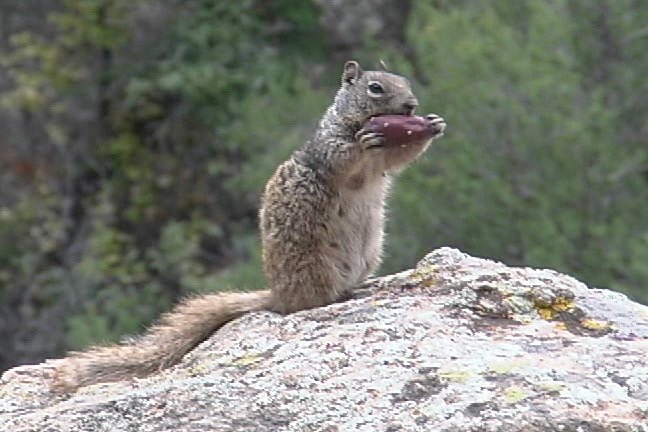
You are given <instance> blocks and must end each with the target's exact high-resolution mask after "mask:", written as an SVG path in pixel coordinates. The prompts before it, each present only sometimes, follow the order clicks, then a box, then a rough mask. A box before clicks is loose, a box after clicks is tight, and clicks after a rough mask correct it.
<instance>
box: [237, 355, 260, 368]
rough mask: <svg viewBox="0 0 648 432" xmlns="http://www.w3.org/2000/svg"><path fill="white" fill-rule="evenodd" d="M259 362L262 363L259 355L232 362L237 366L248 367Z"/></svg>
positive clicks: (247, 356) (240, 358)
mask: <svg viewBox="0 0 648 432" xmlns="http://www.w3.org/2000/svg"><path fill="white" fill-rule="evenodd" d="M259 361H261V356H260V355H259V354H248V355H245V356H243V357H239V358H237V359H236V360H234V361H233V362H232V364H233V365H236V366H247V365H250V364H253V363H256V362H259Z"/></svg>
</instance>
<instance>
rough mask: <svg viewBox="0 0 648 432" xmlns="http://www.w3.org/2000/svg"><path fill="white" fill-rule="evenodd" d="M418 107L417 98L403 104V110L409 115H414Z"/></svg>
mask: <svg viewBox="0 0 648 432" xmlns="http://www.w3.org/2000/svg"><path fill="white" fill-rule="evenodd" d="M418 105H419V103H418V100H416V98H412V99H408V100H407V101H405V102H403V110H404V111H405V112H406V113H407V114H412V113H413V112H414V110H415V109H416V107H417V106H418Z"/></svg>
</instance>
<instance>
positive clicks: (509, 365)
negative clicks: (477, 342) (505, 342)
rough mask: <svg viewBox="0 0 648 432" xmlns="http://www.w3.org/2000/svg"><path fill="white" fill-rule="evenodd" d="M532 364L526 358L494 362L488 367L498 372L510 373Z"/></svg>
mask: <svg viewBox="0 0 648 432" xmlns="http://www.w3.org/2000/svg"><path fill="white" fill-rule="evenodd" d="M529 364H530V361H529V360H526V359H512V360H509V361H505V362H498V363H493V364H492V365H490V366H489V367H488V368H489V369H490V371H491V372H494V373H496V374H503V373H509V372H512V371H514V370H516V369H522V368H524V367H526V366H528V365H529Z"/></svg>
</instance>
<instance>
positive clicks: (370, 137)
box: [355, 129, 386, 149]
mask: <svg viewBox="0 0 648 432" xmlns="http://www.w3.org/2000/svg"><path fill="white" fill-rule="evenodd" d="M355 137H356V139H357V140H358V142H359V143H360V145H361V146H362V148H363V149H370V148H380V147H382V146H384V145H385V143H386V139H385V135H383V134H381V133H379V132H372V131H368V130H365V129H360V130H359V131H358V132H357V133H356V135H355Z"/></svg>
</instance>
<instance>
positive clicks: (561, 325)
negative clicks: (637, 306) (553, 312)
mask: <svg viewBox="0 0 648 432" xmlns="http://www.w3.org/2000/svg"><path fill="white" fill-rule="evenodd" d="M555 327H556V329H558V330H567V325H566V324H565V323H564V322H557V323H556V325H555Z"/></svg>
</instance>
